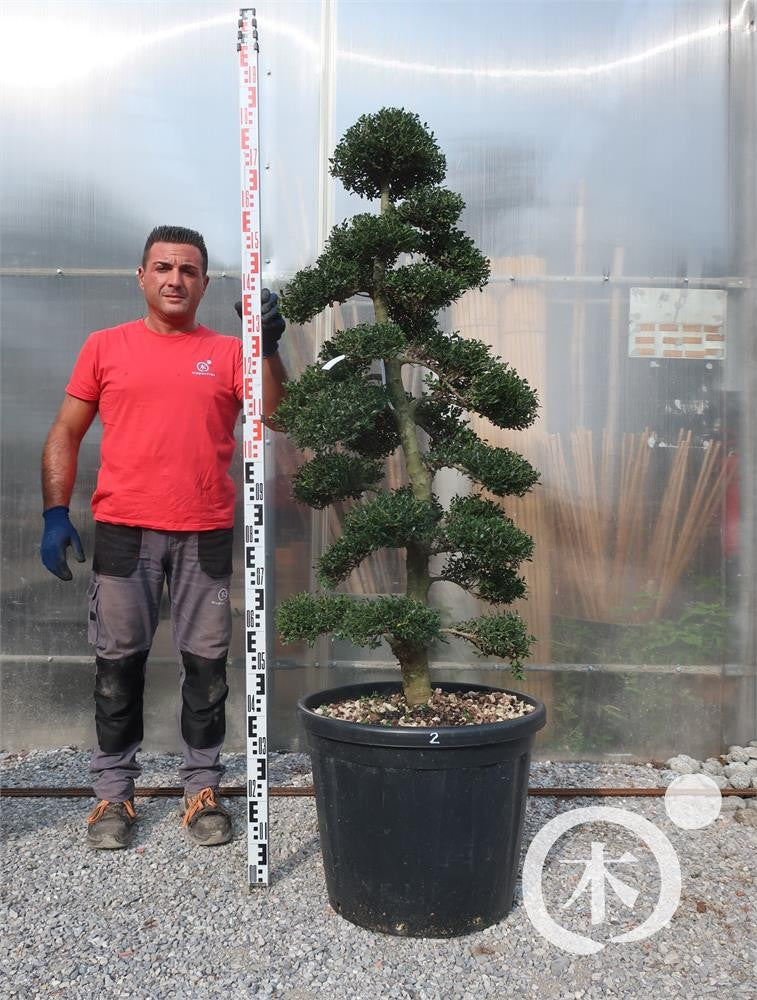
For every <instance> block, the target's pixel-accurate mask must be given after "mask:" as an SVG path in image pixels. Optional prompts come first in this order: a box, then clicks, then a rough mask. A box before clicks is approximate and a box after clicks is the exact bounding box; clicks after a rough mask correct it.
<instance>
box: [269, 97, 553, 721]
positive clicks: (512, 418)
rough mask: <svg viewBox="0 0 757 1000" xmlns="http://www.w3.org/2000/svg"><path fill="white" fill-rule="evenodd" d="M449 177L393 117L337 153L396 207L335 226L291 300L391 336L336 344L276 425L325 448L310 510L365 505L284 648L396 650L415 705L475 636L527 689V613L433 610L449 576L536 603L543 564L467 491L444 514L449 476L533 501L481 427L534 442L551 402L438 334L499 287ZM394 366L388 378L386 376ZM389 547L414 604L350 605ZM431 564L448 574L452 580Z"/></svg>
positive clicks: (295, 613)
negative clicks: (530, 434) (353, 583)
mask: <svg viewBox="0 0 757 1000" xmlns="http://www.w3.org/2000/svg"><path fill="white" fill-rule="evenodd" d="M445 171H446V161H445V158H444V155H443V153H442V152H441V151H440V149H439V147H438V145H437V143H436V140H435V138H434V135H433V133H432V132H431V131H430V130H429V128H428V126H427V125H425V124H424V123H422V122H421V120H420V118H419V117H418V116H417V115H415V114H413V113H411V112H408V111H405V110H404V109H401V108H383V109H382V110H380V111H378V112H377V113H376V114H372V115H364V116H363V117H361V118H360V119H358V121H357V122H356V124H355V125H353V126H352V128H350V129H348V130H347V132H346V133H345V135H344V137H343V139H342V140H341V142H340V143H339V144H338V145H337V147H336V149H335V151H334V156H333V158H332V160H331V172H332V174H333V175H334V176H335V177H338V178H339V179H340V180H341V181H342V183H343V184H344V186H345V188H347V190H348V191H353V192H355V193H356V194H359V195H363V196H364V197H367V198H370V199H379V200H380V207H379V212H378V213H377V214H376V213H362V214H359V215H356V216H354V217H353V218H352V219H350V220H348V221H346V222H343V223H341V224H340V225H338V226H335V227H334V229H333V230H332V232H331V235H330V237H329V239H328V241H327V243H326V246H325V248H324V251H323V253H322V254H321V255H320V257H319V258H318V260H317V261H316V263H315V264H314V265H312V266H311V267H306V268H304V269H303V270H301V271H299V272H298V273H297V274H296V275H295V277H294V278H293V279H292V281H291V282H290V283H289V285H288V287H287V288H286V289H285V290H284V292H283V293H282V296H281V308H282V311H283V313H284V315H285V316H286V317H287V318H288V319H289V320H290V321H292V322H295V323H306V322H308V321H309V320H311V319H312V318H313V317H314V316H316V315H317V314H318V313H319V312H321V310H323V309H324V308H326V307H327V306H329V305H332V304H334V303H341V302H344V301H346V300H347V299H349V298H351V297H352V296H353V295H358V294H361V295H367V296H370V298H371V300H372V302H373V308H374V313H375V323H369V324H361V325H359V326H355V327H352V328H351V329H348V330H341V331H339V332H338V333H336V334H335V335H334V337H332V339H331V340H330V341H329V342H328V343H326V344H325V345H324V347H323V348H322V350H321V351H320V354H319V356H318V360H317V362H316V363H315V364H313V365H309V366H308V367H307V368H306V369H305V371H304V372H303V374H302V375H301V377H300V378H299V379H297V380H296V381H292V382H290V383H288V391H287V395H286V398H285V399H284V401H283V402H282V403H281V404H280V406H279V408H278V409H277V411H276V425H277V427H278V428H280V429H281V430H284V431H286V432H287V433H289V435H290V436H291V438H292V440H293V441H294V443H295V444H296V445H297V446H298V447H300V448H304V449H309V450H311V451H312V452H313V456H312V458H310V459H309V460H308V461H307V462H305V464H304V465H302V466H301V468H300V469H299V471H298V473H297V475H296V477H295V480H294V486H293V494H294V497H295V499H297V500H298V501H300V502H302V503H306V504H309V505H310V506H312V507H316V508H323V507H326V506H327V505H329V504H331V503H335V502H337V501H341V500H347V499H352V500H356V501H360V502H359V503H356V504H355V506H353V507H352V509H351V510H349V512H348V513H347V514H346V516H345V517H344V520H343V524H342V530H341V536H340V537H339V538H338V539H337V540H336V541H335V542H334V543H333V544H331V545H330V546H329V547H328V548H327V549H326V551H325V552H324V553H323V555H322V556H321V557H320V559H319V560H318V565H317V577H318V582H319V583H320V584H321V586H322V587H323V588H324V590H323V592H322V593H318V594H307V593H305V594H296V595H294V596H293V597H290V598H287V599H285V600H284V601H282V602H281V604H280V605H279V608H278V610H277V626H278V629H279V632H280V634H281V637H282V639H283V640H284V641H285V642H292V641H295V640H302V639H304V640H306V641H308V642H310V643H311V644H312V643H314V642H315V641H316V640H317V638H318V636H320V635H322V634H324V633H331V634H333V635H335V636H336V637H338V638H342V639H345V640H348V641H350V642H352V643H355V644H357V645H365V646H369V647H373V648H375V647H377V646H378V645H380V643H381V641H382V639H383V640H385V641H386V642H387V643H388V645H389V647H390V648H391V650H392V651H393V653H394V655H395V656H396V657H397V659H398V661H399V664H400V667H401V670H402V680H403V688H404V692H405V696H406V698H407V700H408V702H409V703H410V704H414V705H417V704H422V703H423V702H425V701H427V700H428V698H429V697H430V693H431V685H430V677H429V650H430V648H431V646H432V645H433V644H434V643H435V642H438V641H447V640H446V637H447V636H457V637H460V638H463V639H465V640H466V641H468V642H469V643H471V644H472V645H473V646H474V647H475V648H476V649H477V651H478V653H479V654H480V655H481V656H486V657H496V658H501V659H504V660H506V661H508V662H509V663H510V666H511V670H512V672H513V674H514V675H515V676H516V677H521V676H522V662H523V660H524V659H525V658H526V657H527V656H528V654H529V651H530V647H531V644H532V642H533V641H534V640H533V636H530V635H529V634H528V632H527V629H526V626H525V623H524V622H523V621H522V619H521V618H520V617H519V616H518V615H517V614H515V613H514V612H508V611H502V612H498V613H494V614H490V615H483V616H481V617H479V618H475V619H471V620H469V621H461V622H448V623H444V622H442V616H441V613H440V612H439V611H438V610H437V609H435V608H434V607H432V606H431V605H430V602H429V591H430V589H431V586H432V585H433V583H435V582H437V581H441V580H445V581H449V582H452V583H455V584H457V585H458V586H460V587H461V588H463V589H464V590H466V591H467V592H468V593H470V594H473V595H474V596H477V597H480V598H482V599H484V600H486V601H488V602H490V603H491V604H493V605H507V604H509V603H511V602H512V601H514V600H516V599H517V598H519V597H522V596H523V595H524V593H525V583H524V581H523V578H522V577H521V576H520V575H519V573H518V568H519V566H520V564H521V563H522V562H523V561H524V560H528V559H530V558H531V555H532V551H533V543H532V540H531V538H530V536H529V535H527V534H526V533H525V532H523V531H521V530H520V529H519V528H518V527H517V525H515V524H514V522H513V521H512V520H511V518H509V517H508V516H507V514H506V513H505V511H504V510H503V509H502V508H501V507H500V506H499V505H497V504H495V503H493V502H492V501H491V500H487V499H485V498H484V497H483V496H480V495H478V494H473V495H466V496H462V495H460V496H456V497H454V498H453V499H452V500H451V502H450V503H449V504H448V506H447V508H446V509H444V508H443V506H442V505H441V503H440V502H439V500H438V499H437V497H436V496H435V494H434V491H433V484H434V476H435V475H436V474H437V473H438V472H440V471H441V470H442V469H457V470H459V471H460V472H462V473H464V474H465V475H466V476H468V477H469V478H470V479H471V480H473V482H474V483H476V484H478V486H479V487H483V488H484V489H486V490H488V491H489V492H490V493H492V494H494V495H496V496H498V497H507V496H522V495H523V494H524V493H526V492H527V491H528V490H529V489H531V487H532V486H533V485H534V483H535V482H536V481H537V478H538V475H537V473H536V471H535V470H534V469H533V468H532V466H531V465H530V464H529V463H528V462H527V461H526V460H525V459H524V458H523V457H521V456H520V455H518V454H516V453H515V452H512V451H510V450H508V449H506V448H497V447H494V446H492V445H490V444H488V443H487V442H486V441H483V440H481V439H480V438H479V437H478V435H477V434H476V433H475V432H474V431H473V430H472V429H471V428H470V426H469V421H468V418H467V416H466V415H467V414H469V413H477V414H481V415H482V416H484V417H486V418H487V419H488V420H490V421H491V422H492V423H493V424H495V425H496V426H497V427H501V428H512V429H522V428H525V427H528V426H529V425H530V424H532V423H533V421H534V420H535V418H536V411H537V406H538V403H537V398H536V393H535V392H534V390H533V389H532V388H531V387H530V386H529V384H528V383H527V382H526V381H525V380H524V379H522V378H520V376H519V375H518V374H517V373H516V372H515V371H513V369H512V368H511V367H510V366H509V365H508V364H507V363H506V362H504V361H502V360H501V359H500V358H498V357H495V356H494V355H493V354H492V351H491V349H490V348H489V346H488V345H487V344H485V343H483V342H481V341H477V340H469V339H467V338H464V337H462V336H461V335H460V334H459V333H451V334H448V333H445V332H443V331H442V330H441V329H440V328H439V326H438V324H437V321H436V314H437V312H438V311H439V310H440V309H444V308H445V307H447V306H449V305H450V304H451V303H452V302H454V301H455V300H456V299H457V298H459V297H460V296H461V295H462V294H463V293H464V292H466V291H468V290H469V289H473V288H479V289H480V288H483V287H484V285H485V284H486V282H487V280H488V277H489V262H488V260H487V259H486V257H485V256H484V255H483V254H482V253H481V252H480V251H479V250H478V249H477V247H476V246H475V244H474V243H473V241H472V240H471V239H470V238H469V237H468V236H466V235H465V233H464V232H462V230H460V229H459V228H457V222H458V220H459V218H460V215H461V213H462V211H463V208H464V204H463V200H462V198H460V196H459V195H458V194H455V193H454V192H452V191H447V190H446V189H445V188H443V187H440V186H439V184H440V182H441V181H442V180H443V178H444V175H445ZM337 359H339V360H337ZM378 361H381V362H383V373H384V375H383V379H381V380H377V379H376V375H375V371H373V372H372V368H373V366H374V363H375V362H378ZM329 362H334V363H332V364H331V365H329ZM324 366H326V367H324ZM413 366H416V367H420V368H421V369H423V371H424V372H425V375H424V378H423V379H422V388H421V389H420V390H419V392H418V393H417V394H416V395H413V394H412V393H410V392H408V391H407V389H406V388H405V385H406V384H410V382H409V380H405V381H403V377H402V373H403V369H406V368H412V367H413ZM397 448H401V449H402V451H403V454H404V465H405V469H406V470H407V485H405V486H403V487H402V488H400V489H396V490H380V489H379V486H378V484H379V482H380V480H381V478H382V476H383V471H384V462H385V460H386V458H387V457H388V456H390V455H391V454H392V453H393V452H394V451H395V450H396V449H397ZM386 547H394V548H399V549H403V550H404V552H405V557H406V565H407V592H406V594H405V595H396V596H386V595H380V596H376V597H373V598H368V599H365V598H355V597H349V596H347V595H344V594H336V593H334V588H336V587H337V586H338V585H339V584H340V583H341V582H343V581H344V580H345V579H346V578H347V577H348V576H349V574H350V573H351V572H352V570H353V569H355V567H357V566H358V565H359V564H360V563H361V562H362V561H363V560H364V559H365V558H367V557H368V556H369V555H371V554H372V553H374V552H376V551H378V550H379V549H382V548H386ZM432 560H434V561H436V562H440V563H441V566H442V568H441V569H440V570H439V571H438V572H437V573H436V574H432V571H431V561H432Z"/></svg>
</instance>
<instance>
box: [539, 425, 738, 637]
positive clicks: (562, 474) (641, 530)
mask: <svg viewBox="0 0 757 1000" xmlns="http://www.w3.org/2000/svg"><path fill="white" fill-rule="evenodd" d="M570 441H571V449H570V455H569V456H568V455H566V453H565V450H564V448H563V443H562V439H561V437H560V435H550V436H549V437H548V438H547V439H546V440H545V443H544V449H543V457H542V459H541V468H542V470H543V473H544V482H545V493H546V499H547V503H546V508H545V509H546V517H547V519H548V522H549V528H550V529H551V532H552V535H553V538H554V544H555V550H556V552H557V553H558V558H557V560H556V561H555V563H554V565H555V568H556V569H557V571H558V572H557V573H556V580H555V585H556V593H558V594H559V605H560V610H561V613H563V614H568V615H571V616H577V617H582V618H586V619H588V620H594V621H605V622H610V621H616V620H625V621H627V620H628V612H625V613H623V610H622V609H623V606H624V605H626V606H627V605H628V604H629V603H630V602H631V601H632V600H633V598H634V597H635V596H636V595H637V594H638V593H639V592H640V591H641V590H646V591H647V592H648V593H650V594H653V595H655V597H656V600H655V602H654V603H653V604H651V605H649V606H648V607H646V608H642V609H640V611H639V613H638V615H637V616H636V619H635V620H637V621H645V620H646V621H648V620H650V619H651V618H654V617H658V616H659V615H661V614H662V613H663V612H664V610H665V608H666V607H667V605H668V604H669V603H670V601H671V599H672V597H673V594H674V592H675V588H676V587H677V585H678V583H679V581H680V579H681V577H682V576H683V574H684V573H685V572H686V569H687V567H688V566H689V565H690V564H691V561H692V559H693V558H694V555H695V553H696V550H697V547H698V546H699V545H700V544H701V542H702V539H703V538H704V535H705V533H706V532H707V530H708V527H709V525H710V523H711V519H712V517H713V515H714V513H715V511H716V510H717V507H718V504H719V503H720V502H721V500H722V497H723V492H724V489H725V486H726V485H727V482H728V475H729V473H727V472H726V466H725V463H724V462H723V458H722V446H721V445H720V444H719V443H713V444H712V445H711V446H710V448H709V449H708V450H707V451H706V452H705V453H704V455H703V460H702V463H701V466H700V468H699V471H698V473H697V478H696V482H695V483H694V485H693V488H692V490H691V493H690V494H689V496H688V499H687V497H686V481H687V477H688V476H689V470H690V469H691V465H692V457H693V456H695V455H700V454H702V452H701V451H700V450H699V449H695V448H694V447H693V445H692V443H691V434H690V433H688V434H683V433H681V435H680V436H679V440H678V446H677V449H676V454H675V457H674V459H673V463H672V466H671V468H670V471H669V473H668V477H667V481H666V484H665V488H664V490H663V496H662V500H661V502H660V503H659V504H657V505H656V506H655V510H654V514H653V516H652V517H651V518H649V517H647V516H645V510H648V508H649V490H648V483H649V479H650V474H649V473H650V454H651V451H652V449H651V448H650V447H649V444H648V432H647V431H645V432H643V433H642V434H628V435H624V440H623V447H622V455H621V463H620V489H619V492H618V496H617V502H616V503H615V504H613V501H612V498H611V497H605V496H603V495H602V492H601V491H599V492H598V491H597V488H596V487H597V485H598V484H600V483H603V482H606V481H607V465H608V462H610V457H609V443H608V440H607V435H606V434H605V435H603V440H602V446H601V450H600V454H601V460H600V462H599V463H597V461H596V457H595V452H594V449H593V447H592V437H591V433H590V432H588V431H578V432H574V433H573V434H571V436H570ZM569 458H570V461H569ZM592 480H593V481H592ZM619 616H620V618H619Z"/></svg>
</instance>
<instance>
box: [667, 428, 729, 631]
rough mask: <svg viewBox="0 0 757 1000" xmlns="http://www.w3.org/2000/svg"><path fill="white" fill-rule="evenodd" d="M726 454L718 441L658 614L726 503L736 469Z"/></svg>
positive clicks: (709, 456) (680, 537) (702, 475)
mask: <svg viewBox="0 0 757 1000" xmlns="http://www.w3.org/2000/svg"><path fill="white" fill-rule="evenodd" d="M722 452H723V448H722V445H721V443H720V442H719V441H718V442H713V443H712V444H711V445H710V447H709V448H708V449H707V452H706V453H705V458H704V461H703V462H702V467H701V468H700V470H699V475H698V477H697V481H696V485H695V487H694V491H693V493H692V495H691V500H690V501H689V507H688V510H687V511H686V516H685V518H684V520H683V524H682V525H681V529H680V532H679V534H678V537H677V538H676V542H675V545H674V547H673V551H672V554H671V557H670V559H669V560H668V562H667V563H666V564H665V565H664V567H663V573H662V577H661V579H660V583H659V597H658V599H657V603H656V605H655V614H660V613H661V611H662V610H663V609H664V608H665V605H666V604H667V603H668V601H669V600H670V597H671V595H672V593H673V590H674V588H675V585H676V583H677V582H678V580H679V579H680V577H681V575H682V574H683V572H684V570H685V569H686V566H688V565H689V563H690V562H691V560H692V558H693V556H694V553H695V551H696V548H697V546H698V545H699V544H700V542H701V540H702V536H703V535H704V533H705V531H706V529H707V524H708V522H709V521H710V519H711V518H712V516H713V514H714V513H715V511H716V509H717V507H718V505H719V503H720V502H721V500H722V497H723V494H724V491H725V487H726V486H727V485H728V482H729V480H730V477H731V475H732V473H733V469H732V468H729V467H728V466H727V465H726V463H725V461H724V460H723V455H722Z"/></svg>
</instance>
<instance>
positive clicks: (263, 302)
mask: <svg viewBox="0 0 757 1000" xmlns="http://www.w3.org/2000/svg"><path fill="white" fill-rule="evenodd" d="M278 302H279V297H278V295H277V294H276V292H272V291H270V290H269V289H268V288H264V289H263V290H262V291H261V293H260V319H261V322H262V327H263V357H264V358H270V357H271V355H273V354H275V353H276V351H278V349H279V340H281V335H282V333H283V332H284V330H286V326H287V325H286V321H285V320H284V317H283V316H282V315H281V313H280V312H279V306H278ZM234 308H235V309H236V311H237V316H239V318H240V319H241V318H242V303H241V302H237V303H235V305H234Z"/></svg>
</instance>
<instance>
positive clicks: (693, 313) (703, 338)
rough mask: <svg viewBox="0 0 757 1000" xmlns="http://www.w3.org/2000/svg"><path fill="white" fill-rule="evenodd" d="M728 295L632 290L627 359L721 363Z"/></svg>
mask: <svg viewBox="0 0 757 1000" xmlns="http://www.w3.org/2000/svg"><path fill="white" fill-rule="evenodd" d="M726 294H727V293H726V292H725V291H724V290H723V289H720V288H718V289H709V288H708V289H701V288H690V289H687V288H632V289H631V301H630V308H629V318H628V356H629V357H631V358H684V359H687V358H688V359H696V360H707V361H722V360H723V359H724V358H725V336H726V324H725V317H726Z"/></svg>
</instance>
